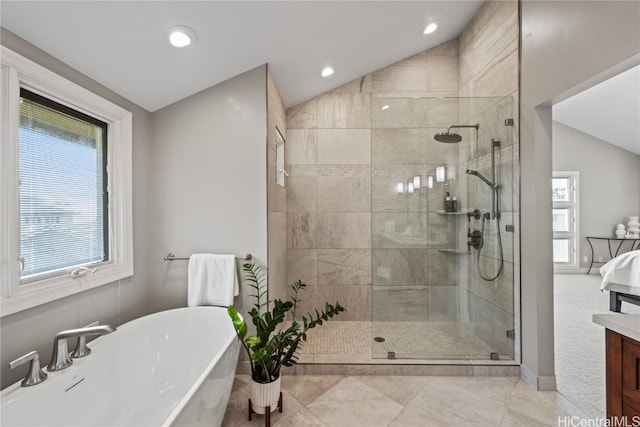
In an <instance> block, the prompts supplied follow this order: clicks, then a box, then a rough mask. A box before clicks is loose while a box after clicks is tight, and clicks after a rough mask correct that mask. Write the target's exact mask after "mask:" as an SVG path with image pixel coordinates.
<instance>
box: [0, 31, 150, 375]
mask: <svg viewBox="0 0 640 427" xmlns="http://www.w3.org/2000/svg"><path fill="white" fill-rule="evenodd" d="M0 37H1V40H2V45H3V46H6V47H7V48H9V49H11V50H13V51H14V52H17V53H19V54H21V55H22V56H24V57H26V58H28V59H30V60H32V61H34V62H36V63H38V64H40V65H42V66H43V67H45V68H48V69H49V70H51V71H53V72H55V73H57V74H59V75H61V76H63V77H65V78H67V79H69V80H71V81H73V82H75V83H76V84H79V85H80V86H82V87H84V88H86V89H88V90H90V91H92V92H94V93H96V94H98V95H100V96H102V97H104V98H106V99H108V100H109V101H111V102H113V103H115V104H117V105H119V106H121V107H122V108H125V109H127V110H129V111H131V112H132V113H133V229H134V235H133V247H134V268H135V275H134V276H133V277H130V278H128V279H125V280H121V281H119V282H116V283H111V284H108V285H104V286H100V287H98V288H96V289H92V290H89V291H86V292H82V293H80V294H77V295H74V296H70V297H67V298H64V299H60V300H57V301H54V302H51V303H48V304H43V305H41V306H38V307H34V308H32V309H30V310H25V311H22V312H20V313H16V314H14V315H11V316H7V317H3V318H2V319H1V320H0V326H1V331H0V337H1V341H0V342H1V350H0V354H1V356H0V365H1V366H2V369H1V371H2V388H4V387H7V386H8V385H10V384H12V383H14V382H16V381H18V380H19V379H20V378H21V377H23V376H24V375H25V373H26V369H27V367H26V366H23V367H21V368H18V369H15V370H9V369H8V367H7V365H8V363H9V362H10V361H11V360H13V359H14V358H16V357H18V356H21V355H23V354H25V353H27V352H29V351H31V350H38V351H39V352H40V356H41V362H43V363H44V364H46V363H48V361H49V357H50V356H51V349H52V344H53V337H54V335H55V334H56V333H57V332H60V331H62V330H64V329H69V328H76V327H80V326H84V325H86V324H88V323H91V322H93V321H94V320H100V321H101V322H103V323H111V324H114V325H119V324H121V323H124V322H126V321H128V320H131V319H133V318H136V317H139V316H142V315H145V314H147V313H148V311H149V305H148V303H147V301H148V296H149V288H148V283H149V280H148V275H149V268H148V267H149V265H148V253H149V248H148V242H149V221H148V218H149V203H148V200H149V186H150V183H149V157H150V145H151V144H150V143H151V115H150V114H149V112H147V111H146V110H144V109H142V108H140V107H138V106H137V105H135V104H132V103H131V102H129V101H127V100H126V99H124V98H122V97H121V96H119V95H117V94H115V93H114V92H111V91H110V90H108V89H107V88H105V87H104V86H101V85H100V84H99V83H97V82H95V81H93V80H91V79H89V78H88V77H86V76H84V75H82V74H80V73H79V72H77V71H76V70H74V69H72V68H71V67H69V66H67V65H66V64H64V63H62V62H60V61H58V60H57V59H55V58H53V57H52V56H50V55H49V54H47V53H45V52H44V51H42V50H40V49H38V48H36V47H35V46H33V45H31V44H29V43H27V42H26V41H24V40H22V39H20V38H19V37H17V36H16V35H14V34H13V33H11V32H9V31H6V30H5V29H1V35H0Z"/></svg>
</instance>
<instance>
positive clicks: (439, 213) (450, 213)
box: [436, 211, 473, 215]
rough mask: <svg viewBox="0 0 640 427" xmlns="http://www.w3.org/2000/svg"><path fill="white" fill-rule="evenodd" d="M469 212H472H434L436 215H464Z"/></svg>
mask: <svg viewBox="0 0 640 427" xmlns="http://www.w3.org/2000/svg"><path fill="white" fill-rule="evenodd" d="M469 212H473V211H458V212H447V211H436V213H437V214H438V215H466V214H468V213H469Z"/></svg>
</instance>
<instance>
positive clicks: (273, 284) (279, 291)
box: [268, 253, 288, 300]
mask: <svg viewBox="0 0 640 427" xmlns="http://www.w3.org/2000/svg"><path fill="white" fill-rule="evenodd" d="M268 281H269V299H276V298H277V299H280V300H285V299H286V298H287V297H288V292H287V288H288V287H287V254H286V253H285V254H284V255H283V256H281V257H280V258H277V259H272V258H271V256H270V257H269V271H268Z"/></svg>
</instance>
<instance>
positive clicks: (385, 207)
mask: <svg viewBox="0 0 640 427" xmlns="http://www.w3.org/2000/svg"><path fill="white" fill-rule="evenodd" d="M407 169H408V170H407V171H406V172H405V173H403V174H402V175H396V174H394V175H384V176H382V175H374V176H373V177H371V179H372V185H371V187H372V188H371V197H372V199H373V200H372V204H371V210H372V212H426V210H427V193H428V190H427V188H422V186H423V185H426V181H425V176H426V174H425V173H424V172H420V169H422V168H421V167H418V168H407ZM415 176H420V183H421V188H419V189H414V192H413V193H406V192H404V193H401V194H399V193H398V183H402V184H403V186H406V185H407V182H413V177H415ZM403 188H406V187H403Z"/></svg>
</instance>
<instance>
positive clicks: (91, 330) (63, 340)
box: [47, 323, 116, 372]
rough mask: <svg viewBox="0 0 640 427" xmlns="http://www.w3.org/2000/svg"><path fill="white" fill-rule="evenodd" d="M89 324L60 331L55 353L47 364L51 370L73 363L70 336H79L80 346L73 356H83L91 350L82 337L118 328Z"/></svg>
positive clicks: (109, 331)
mask: <svg viewBox="0 0 640 427" xmlns="http://www.w3.org/2000/svg"><path fill="white" fill-rule="evenodd" d="M91 325H93V326H87V327H84V328H78V329H68V330H66V331H62V332H58V333H57V334H56V336H55V338H54V339H53V354H52V355H51V361H50V362H49V365H48V366H47V370H48V371H49V372H54V371H60V370H62V369H65V368H68V367H69V366H71V364H72V363H73V360H72V359H71V356H72V355H70V354H69V348H68V345H67V339H68V338H76V337H77V338H79V339H78V346H77V348H76V350H75V351H74V353H73V357H83V356H86V355H88V354H89V351H87V350H89V349H88V348H87V347H86V344H85V342H84V340H81V339H80V338H83V337H86V336H90V335H106V334H110V333H111V332H114V331H115V330H116V328H115V327H114V326H111V325H94V324H93V323H92V324H91Z"/></svg>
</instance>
